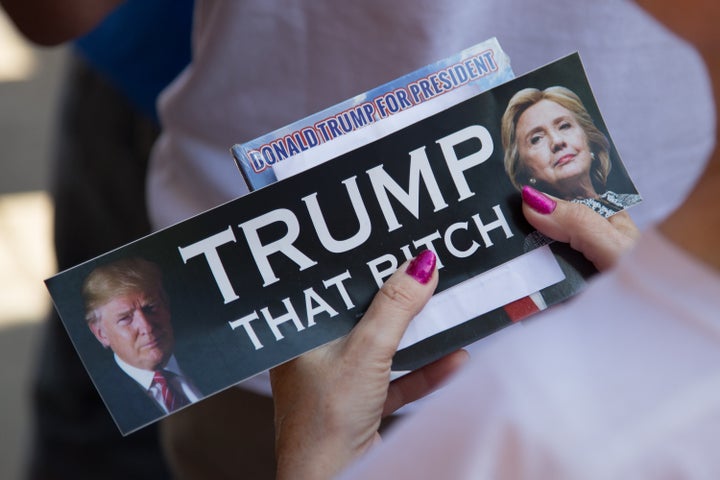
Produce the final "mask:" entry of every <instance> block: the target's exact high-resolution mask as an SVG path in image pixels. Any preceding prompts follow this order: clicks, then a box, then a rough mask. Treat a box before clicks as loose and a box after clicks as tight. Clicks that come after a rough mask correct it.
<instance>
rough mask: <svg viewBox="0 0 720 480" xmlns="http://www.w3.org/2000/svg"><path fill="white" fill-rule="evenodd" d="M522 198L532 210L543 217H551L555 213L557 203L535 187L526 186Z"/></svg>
mask: <svg viewBox="0 0 720 480" xmlns="http://www.w3.org/2000/svg"><path fill="white" fill-rule="evenodd" d="M522 198H523V200H524V201H525V203H527V204H528V205H529V206H530V208H532V209H533V210H535V211H536V212H538V213H542V214H543V215H549V214H551V213H552V212H554V211H555V207H557V202H556V201H555V200H553V199H552V198H550V197H548V196H547V195H545V194H544V193H542V192H539V191H537V190H535V189H534V188H533V187H530V186H528V185H525V186H524V187H523V188H522Z"/></svg>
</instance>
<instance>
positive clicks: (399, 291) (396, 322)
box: [348, 250, 438, 356]
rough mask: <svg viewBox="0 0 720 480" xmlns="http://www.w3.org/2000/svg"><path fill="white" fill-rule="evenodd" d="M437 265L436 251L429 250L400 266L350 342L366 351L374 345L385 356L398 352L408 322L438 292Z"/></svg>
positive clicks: (388, 280)
mask: <svg viewBox="0 0 720 480" xmlns="http://www.w3.org/2000/svg"><path fill="white" fill-rule="evenodd" d="M435 264H436V258H435V254H434V253H433V252H432V251H430V250H426V251H424V252H421V253H420V254H419V255H418V256H417V257H416V258H415V259H413V260H412V261H410V262H406V263H404V264H403V265H402V266H400V268H398V270H397V271H396V272H395V273H394V274H393V275H391V276H390V278H388V279H387V281H385V283H384V284H383V286H382V287H381V288H380V291H379V292H378V293H377V294H376V295H375V298H374V299H373V301H372V303H371V304H370V307H368V310H367V311H366V312H365V315H364V316H363V318H362V320H360V322H359V323H358V324H357V325H356V326H355V328H354V329H353V330H352V331H351V332H350V335H349V336H348V344H350V345H351V346H352V345H355V346H357V347H358V348H360V349H362V350H363V351H368V347H369V346H374V347H376V348H377V349H378V350H377V351H378V352H379V353H380V354H381V355H385V356H387V355H388V353H390V354H392V353H394V352H395V350H396V349H397V346H398V344H399V343H400V339H401V338H402V336H403V334H404V333H405V330H406V329H407V326H408V324H409V323H410V321H411V320H412V319H413V317H414V316H415V315H417V313H418V312H420V310H421V309H422V307H424V306H425V304H426V303H427V302H428V300H429V299H430V297H431V296H432V294H433V292H434V291H435V287H436V286H437V281H438V275H437V271H436V268H435Z"/></svg>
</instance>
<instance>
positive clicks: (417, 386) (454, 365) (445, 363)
mask: <svg viewBox="0 0 720 480" xmlns="http://www.w3.org/2000/svg"><path fill="white" fill-rule="evenodd" d="M469 358H470V355H469V354H468V352H467V351H465V350H458V351H455V352H453V353H450V354H448V355H446V356H444V357H442V358H441V359H439V360H436V361H435V362H433V363H430V364H428V365H425V366H424V367H422V368H420V369H418V370H415V371H413V372H410V373H408V374H407V375H405V376H403V377H400V378H398V379H397V380H395V381H394V382H392V383H391V384H390V387H389V388H388V395H387V399H386V400H385V406H384V408H383V416H386V415H390V414H391V413H393V412H395V411H396V410H397V409H399V408H400V407H402V406H403V405H407V404H408V403H411V402H414V401H415V400H417V399H419V398H422V397H424V396H426V395H428V394H430V393H432V392H434V391H435V390H437V389H438V387H440V386H441V385H442V384H443V383H445V381H446V380H447V379H448V378H450V377H451V376H452V375H453V374H454V373H455V372H457V371H458V370H459V369H460V367H462V366H463V365H465V363H466V362H467V360H468V359H469Z"/></svg>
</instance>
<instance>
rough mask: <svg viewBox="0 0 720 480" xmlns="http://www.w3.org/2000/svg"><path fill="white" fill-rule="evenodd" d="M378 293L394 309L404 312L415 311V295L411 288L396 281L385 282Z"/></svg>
mask: <svg viewBox="0 0 720 480" xmlns="http://www.w3.org/2000/svg"><path fill="white" fill-rule="evenodd" d="M378 295H379V296H381V297H382V298H383V299H384V300H385V301H387V302H389V303H390V305H392V306H393V308H394V309H397V310H400V311H403V312H413V311H414V310H415V304H416V300H415V295H413V292H412V290H411V289H410V288H407V287H406V286H404V285H400V284H397V283H395V282H385V284H384V285H383V286H382V287H380V291H379V292H378Z"/></svg>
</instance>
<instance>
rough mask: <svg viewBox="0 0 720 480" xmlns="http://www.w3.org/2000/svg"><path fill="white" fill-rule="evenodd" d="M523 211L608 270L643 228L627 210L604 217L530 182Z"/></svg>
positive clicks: (524, 192) (547, 232) (544, 231)
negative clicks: (639, 226)
mask: <svg viewBox="0 0 720 480" xmlns="http://www.w3.org/2000/svg"><path fill="white" fill-rule="evenodd" d="M522 197H523V213H524V214H525V218H526V219H527V221H528V222H530V224H531V225H532V226H533V227H535V228H536V229H537V230H538V231H539V232H540V233H542V234H544V235H547V236H548V237H550V238H552V239H554V240H557V241H560V242H564V243H569V244H570V246H571V247H572V248H573V249H575V250H577V251H579V252H580V253H582V254H583V255H585V258H587V259H588V260H590V261H591V262H592V263H593V264H594V265H595V268H597V269H598V270H600V271H603V270H606V269H608V268H610V267H612V266H613V265H615V263H617V260H618V259H619V258H620V256H621V255H622V254H623V253H625V251H627V250H629V249H630V248H632V246H633V245H635V242H636V241H637V239H638V237H639V236H640V231H639V230H638V228H637V227H636V226H635V223H634V222H633V221H632V219H631V218H630V215H628V214H627V212H625V211H622V212H618V213H616V214H615V215H613V216H612V217H610V218H607V219H606V218H603V217H602V216H600V215H598V214H597V213H595V212H593V211H592V210H591V209H590V208H588V207H587V206H585V205H582V204H579V203H573V202H567V201H565V200H560V199H558V198H555V197H551V196H550V195H547V194H544V193H542V192H539V191H538V190H535V189H534V188H532V187H529V186H526V187H523V190H522Z"/></svg>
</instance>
